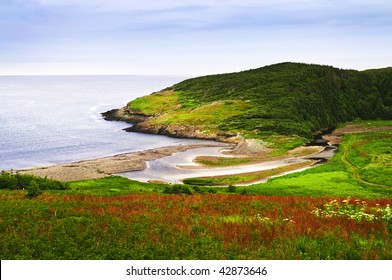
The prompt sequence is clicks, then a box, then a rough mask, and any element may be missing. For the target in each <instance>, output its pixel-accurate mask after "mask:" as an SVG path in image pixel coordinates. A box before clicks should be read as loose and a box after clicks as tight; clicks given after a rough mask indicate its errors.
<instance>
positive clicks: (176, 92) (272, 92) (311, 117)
mask: <svg viewBox="0 0 392 280" xmlns="http://www.w3.org/2000/svg"><path fill="white" fill-rule="evenodd" d="M391 85H392V68H386V69H379V70H368V71H362V72H360V71H354V70H342V69H337V68H334V67H330V66H320V65H307V64H299V63H281V64H276V65H271V66H267V67H263V68H259V69H254V70H248V71H243V72H239V73H231V74H222V75H211V76H205V77H199V78H193V79H189V80H185V81H183V82H181V83H178V84H175V85H173V86H172V87H169V88H166V89H164V90H162V91H160V92H156V93H153V94H151V95H149V96H146V97H142V98H138V99H136V100H133V101H131V102H129V103H128V104H127V106H125V107H124V108H122V109H121V110H120V111H116V112H113V113H112V114H111V116H112V117H113V116H114V115H116V114H117V115H116V116H115V117H117V118H120V119H125V120H128V121H132V120H133V122H134V123H135V124H134V126H133V127H132V128H131V130H133V131H144V132H151V133H160V134H167V135H170V136H174V137H196V138H212V139H219V140H225V141H236V140H237V141H238V139H240V138H253V139H262V140H263V141H264V143H265V145H266V146H267V147H269V148H272V149H273V150H275V153H277V154H279V153H280V154H283V153H284V152H285V151H287V150H288V149H292V148H294V147H296V146H299V145H301V144H303V143H306V142H308V141H309V140H310V139H312V137H313V135H314V134H315V133H317V132H319V131H323V130H328V129H331V128H334V127H336V126H337V125H338V124H339V123H342V122H346V121H351V120H353V119H356V118H360V119H380V118H381V119H391V118H392V86H391ZM279 150H280V151H279Z"/></svg>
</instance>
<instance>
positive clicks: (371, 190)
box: [238, 121, 392, 198]
mask: <svg viewBox="0 0 392 280" xmlns="http://www.w3.org/2000/svg"><path fill="white" fill-rule="evenodd" d="M390 123H391V121H389V122H384V124H383V125H385V124H390ZM391 136H392V131H391V130H389V131H374V132H366V133H353V134H347V135H345V136H344V138H343V142H342V144H341V146H340V148H339V151H338V153H337V154H336V155H335V156H334V157H333V158H332V159H331V160H330V161H329V162H327V163H326V164H323V165H320V166H318V167H315V168H311V169H308V170H306V171H303V172H300V173H293V174H289V175H286V176H282V177H278V178H274V179H271V180H269V181H268V182H267V183H265V184H256V185H252V186H249V187H246V190H247V191H248V193H257V194H265V195H308V196H312V197H316V196H328V197H347V196H353V197H363V198H380V197H392V182H391V178H392V168H391V162H392V156H391V147H392V137H391ZM345 149H347V151H348V152H347V159H348V160H349V162H346V161H345V160H344V159H345ZM238 189H239V191H241V190H243V189H245V187H239V188H238Z"/></svg>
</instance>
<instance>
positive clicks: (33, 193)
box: [26, 180, 42, 198]
mask: <svg viewBox="0 0 392 280" xmlns="http://www.w3.org/2000/svg"><path fill="white" fill-rule="evenodd" d="M26 190H27V193H26V197H28V198H33V197H37V196H39V195H41V194H42V190H41V189H40V186H39V185H38V183H37V182H36V181H35V180H32V181H31V182H30V184H29V185H28V186H27V187H26Z"/></svg>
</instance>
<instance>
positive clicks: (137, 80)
mask: <svg viewBox="0 0 392 280" xmlns="http://www.w3.org/2000/svg"><path fill="white" fill-rule="evenodd" d="M184 79H185V78H184V77H168V76H0V171H1V170H10V169H14V170H15V169H23V168H30V167H38V166H45V165H52V164H56V163H62V162H72V161H78V160H83V159H90V158H97V157H104V156H110V155H115V154H120V153H126V152H133V151H140V150H146V149H151V148H157V147H163V146H171V145H179V144H185V143H195V142H199V141H198V140H190V139H188V140H186V139H176V138H169V137H165V136H159V135H148V134H142V133H129V132H124V131H123V129H124V128H126V127H129V126H130V125H129V124H127V123H124V122H109V121H105V120H104V119H103V118H102V117H101V113H102V112H105V111H108V110H110V109H113V108H120V107H122V106H124V105H125V104H126V103H127V102H129V101H130V100H133V99H135V98H137V97H140V96H143V95H146V94H150V93H152V92H154V91H158V90H161V89H162V88H166V87H168V86H171V85H173V84H174V83H177V82H180V81H182V80H184Z"/></svg>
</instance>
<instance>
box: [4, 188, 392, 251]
mask: <svg viewBox="0 0 392 280" xmlns="http://www.w3.org/2000/svg"><path fill="white" fill-rule="evenodd" d="M390 203H391V199H373V200H355V199H336V200H331V199H329V198H309V197H294V196H259V195H252V196H249V195H241V194H234V195H232V194H230V195H229V194H194V195H181V194H180V195H142V194H135V195H123V196H110V197H109V196H98V195H65V194H64V195H58V194H56V195H52V194H43V195H41V196H39V197H37V198H34V199H26V198H25V194H24V192H22V191H12V192H2V193H1V197H0V212H1V213H0V214H1V221H0V238H1V241H0V257H1V259H392V253H391V252H392V242H391V241H392V235H391V233H392V211H391V208H390ZM370 217H371V218H370Z"/></svg>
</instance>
